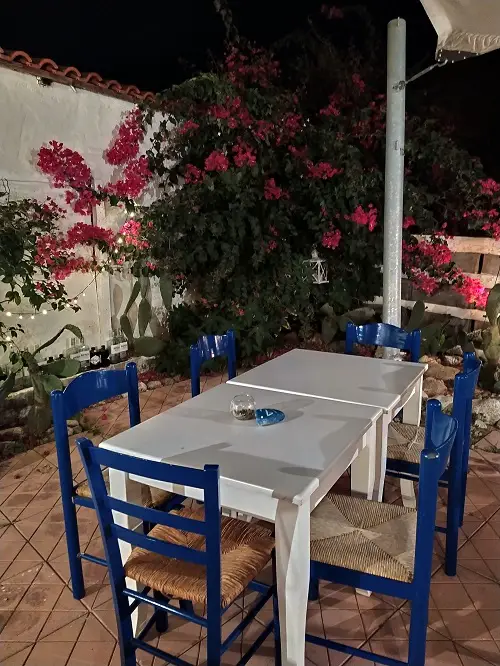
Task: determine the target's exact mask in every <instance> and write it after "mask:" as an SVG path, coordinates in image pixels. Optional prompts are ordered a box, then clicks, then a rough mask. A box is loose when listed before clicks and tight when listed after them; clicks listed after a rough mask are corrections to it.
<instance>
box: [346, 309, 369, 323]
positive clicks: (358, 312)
mask: <svg viewBox="0 0 500 666" xmlns="http://www.w3.org/2000/svg"><path fill="white" fill-rule="evenodd" d="M374 316H375V310H374V309H373V308H370V307H368V306H365V307H362V308H356V309H355V310H350V311H349V312H346V317H349V319H351V320H352V321H353V322H354V323H355V324H366V322H367V321H370V319H373V317H374Z"/></svg>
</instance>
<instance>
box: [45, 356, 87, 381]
mask: <svg viewBox="0 0 500 666" xmlns="http://www.w3.org/2000/svg"><path fill="white" fill-rule="evenodd" d="M79 370H80V361H77V360H76V359H74V358H61V359H57V361H54V362H53V363H48V364H47V365H45V366H43V367H42V372H43V373H44V374H48V375H56V376H57V377H73V375H76V374H77V373H78V371H79Z"/></svg>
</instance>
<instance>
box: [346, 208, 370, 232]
mask: <svg viewBox="0 0 500 666" xmlns="http://www.w3.org/2000/svg"><path fill="white" fill-rule="evenodd" d="M346 219H347V220H351V221H352V222H356V224H359V225H360V226H367V227H368V229H369V230H370V231H373V230H374V229H375V227H376V226H377V209H376V208H375V207H374V206H373V204H368V208H367V209H366V210H364V208H363V206H357V207H356V209H355V210H354V213H353V214H352V215H346Z"/></svg>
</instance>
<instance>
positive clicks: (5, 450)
mask: <svg viewBox="0 0 500 666" xmlns="http://www.w3.org/2000/svg"><path fill="white" fill-rule="evenodd" d="M25 450H26V445H25V443H24V442H20V441H17V442H14V441H7V442H0V460H5V459H7V458H12V456H15V455H16V454H17V453H22V452H23V451H25Z"/></svg>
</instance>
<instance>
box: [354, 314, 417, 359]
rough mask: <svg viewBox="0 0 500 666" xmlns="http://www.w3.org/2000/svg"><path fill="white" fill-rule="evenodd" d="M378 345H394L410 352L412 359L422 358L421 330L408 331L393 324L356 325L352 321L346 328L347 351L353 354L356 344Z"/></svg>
mask: <svg viewBox="0 0 500 666" xmlns="http://www.w3.org/2000/svg"><path fill="white" fill-rule="evenodd" d="M356 343H357V344H358V345H376V346H377V347H393V348H394V349H401V350H402V351H408V352H410V361H414V362H415V363H417V362H418V359H419V358H420V331H419V330H415V331H411V333H408V332H407V331H404V330H403V329H402V328H398V327H397V326H392V324H363V325H362V326H356V324H353V323H352V321H350V322H349V323H348V324H347V328H346V338H345V353H346V354H352V353H353V349H354V345H355V344H356Z"/></svg>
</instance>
